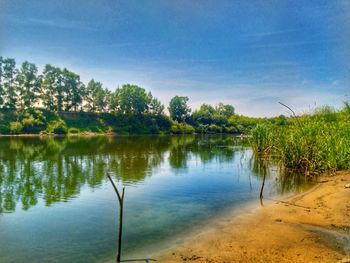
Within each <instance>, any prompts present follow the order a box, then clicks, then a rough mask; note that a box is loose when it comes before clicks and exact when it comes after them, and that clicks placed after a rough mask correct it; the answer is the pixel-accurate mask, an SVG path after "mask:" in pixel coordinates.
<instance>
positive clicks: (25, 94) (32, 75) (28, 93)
mask: <svg viewBox="0 0 350 263" xmlns="http://www.w3.org/2000/svg"><path fill="white" fill-rule="evenodd" d="M16 81H17V85H18V86H17V90H18V94H19V98H18V104H19V108H20V109H22V110H25V109H29V108H32V107H33V106H34V104H35V103H36V102H37V101H38V99H39V92H40V85H41V83H40V82H41V79H40V78H39V77H38V69H37V67H36V66H35V65H34V64H32V63H29V62H28V61H25V62H23V64H22V67H21V69H20V71H19V72H18V74H17V76H16Z"/></svg>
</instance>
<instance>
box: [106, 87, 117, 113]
mask: <svg viewBox="0 0 350 263" xmlns="http://www.w3.org/2000/svg"><path fill="white" fill-rule="evenodd" d="M118 91H119V90H118V89H117V90H115V91H114V92H111V93H110V95H109V96H108V97H107V104H108V108H109V111H110V112H117V111H118V110H119V97H118V96H119V95H118V93H119V92H118Z"/></svg>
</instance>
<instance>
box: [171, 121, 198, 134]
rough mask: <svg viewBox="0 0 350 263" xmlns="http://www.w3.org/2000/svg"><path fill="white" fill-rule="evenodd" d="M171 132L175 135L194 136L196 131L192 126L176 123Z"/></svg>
mask: <svg viewBox="0 0 350 263" xmlns="http://www.w3.org/2000/svg"><path fill="white" fill-rule="evenodd" d="M170 132H171V133H173V134H192V133H194V132H195V130H194V128H193V127H192V126H191V125H188V124H186V123H178V122H177V121H174V122H173V124H172V125H171V128H170Z"/></svg>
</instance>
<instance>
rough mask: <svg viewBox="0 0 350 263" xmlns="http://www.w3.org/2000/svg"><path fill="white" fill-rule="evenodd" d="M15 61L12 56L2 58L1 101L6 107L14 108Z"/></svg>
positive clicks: (15, 95) (15, 98)
mask: <svg viewBox="0 0 350 263" xmlns="http://www.w3.org/2000/svg"><path fill="white" fill-rule="evenodd" d="M17 72H18V70H17V69H16V62H15V60H14V59H12V58H7V59H3V60H2V86H3V101H4V106H5V108H7V109H16V104H17V99H18V96H17V92H16V74H17Z"/></svg>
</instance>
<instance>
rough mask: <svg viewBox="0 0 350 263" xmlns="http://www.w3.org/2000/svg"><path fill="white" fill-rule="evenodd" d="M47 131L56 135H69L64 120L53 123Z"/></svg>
mask: <svg viewBox="0 0 350 263" xmlns="http://www.w3.org/2000/svg"><path fill="white" fill-rule="evenodd" d="M47 131H48V132H49V133H54V134H67V126H66V124H65V122H64V121H63V120H56V121H51V122H50V123H49V125H48V128H47Z"/></svg>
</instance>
